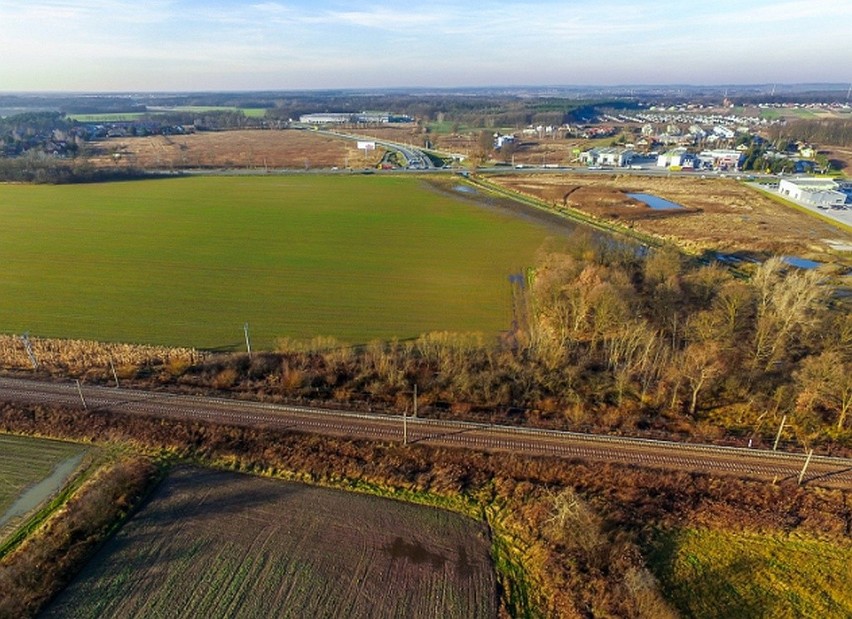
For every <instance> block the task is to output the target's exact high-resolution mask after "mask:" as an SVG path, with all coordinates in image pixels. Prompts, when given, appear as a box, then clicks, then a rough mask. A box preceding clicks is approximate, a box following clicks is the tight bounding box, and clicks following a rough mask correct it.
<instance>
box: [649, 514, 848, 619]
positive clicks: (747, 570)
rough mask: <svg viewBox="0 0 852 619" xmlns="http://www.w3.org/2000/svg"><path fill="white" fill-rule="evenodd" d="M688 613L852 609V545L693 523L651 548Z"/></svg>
mask: <svg viewBox="0 0 852 619" xmlns="http://www.w3.org/2000/svg"><path fill="white" fill-rule="evenodd" d="M650 562H651V567H652V569H653V570H654V571H656V572H657V575H658V577H659V578H660V581H661V583H662V585H663V590H664V593H665V594H666V597H667V598H668V599H669V600H670V601H671V602H672V603H673V604H674V605H675V606H676V607H677V608H678V610H679V611H680V612H681V613H682V614H683V616H685V617H696V618H703V617H706V618H707V619H710V618H713V619H723V618H731V619H734V618H736V619H749V618H751V617H754V618H758V617H772V618H780V617H790V618H793V617H814V618H820V619H828V618H831V617H837V618H841V617H850V616H852V586H850V585H852V545H850V544H849V543H846V544H839V543H837V544H833V543H830V542H827V541H822V540H817V539H813V538H807V537H799V536H784V535H781V534H776V535H758V534H748V533H733V532H720V531H710V530H706V529H689V530H683V531H680V532H678V533H675V534H670V535H667V536H666V537H664V538H663V539H661V540H660V542H659V544H658V545H657V547H656V549H655V551H654V552H653V553H652V554H651V561H650Z"/></svg>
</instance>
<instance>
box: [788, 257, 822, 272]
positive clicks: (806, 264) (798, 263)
mask: <svg viewBox="0 0 852 619" xmlns="http://www.w3.org/2000/svg"><path fill="white" fill-rule="evenodd" d="M781 260H783V261H784V262H786V263H787V264H789V265H790V266H793V267H796V268H799V269H815V268H817V267H818V266H820V265H822V263H821V262H817V261H816V260H808V259H807V258H799V257H798V256H781Z"/></svg>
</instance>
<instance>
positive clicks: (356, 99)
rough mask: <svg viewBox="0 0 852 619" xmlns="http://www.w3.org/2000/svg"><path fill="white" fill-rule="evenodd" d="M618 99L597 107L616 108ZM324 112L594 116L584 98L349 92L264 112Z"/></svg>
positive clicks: (497, 118) (496, 123) (459, 120)
mask: <svg viewBox="0 0 852 619" xmlns="http://www.w3.org/2000/svg"><path fill="white" fill-rule="evenodd" d="M620 104H621V103H620V102H617V101H610V102H601V104H600V105H605V106H608V107H617V106H619V105H620ZM318 110H327V111H335V112H353V113H354V112H362V111H364V110H386V111H392V112H396V113H400V114H407V115H409V116H412V117H414V118H417V119H418V120H420V121H422V122H424V123H431V122H446V123H451V124H453V125H458V126H464V127H525V126H527V125H530V124H542V125H557V126H558V125H561V124H563V123H566V122H575V121H580V120H582V119H588V118H591V117H593V116H594V115H595V114H596V112H595V107H594V106H593V104H591V103H589V102H588V101H585V102H584V101H578V100H574V99H559V98H547V99H539V98H526V97H519V96H509V95H483V94H479V95H477V96H460V95H419V96H418V95H402V94H400V95H394V94H388V95H381V96H379V95H375V96H360V95H353V94H352V93H339V94H331V93H325V94H322V95H314V96H311V95H300V96H294V97H287V98H279V99H277V100H276V101H275V107H274V108H272V109H269V110H267V113H266V116H267V118H270V119H283V120H287V119H289V118H292V119H298V118H299V116H301V115H302V114H307V113H310V112H316V111H318Z"/></svg>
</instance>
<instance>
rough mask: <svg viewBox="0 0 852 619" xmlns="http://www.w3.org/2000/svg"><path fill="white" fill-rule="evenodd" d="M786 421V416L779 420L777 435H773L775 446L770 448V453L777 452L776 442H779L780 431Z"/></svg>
mask: <svg viewBox="0 0 852 619" xmlns="http://www.w3.org/2000/svg"><path fill="white" fill-rule="evenodd" d="M786 421H787V415H784V416H783V417H782V418H781V425H780V426H778V434H776V435H775V444H774V445H773V446H772V451H777V449H778V441H780V440H781V431H782V430H783V429H784V423H785V422H786Z"/></svg>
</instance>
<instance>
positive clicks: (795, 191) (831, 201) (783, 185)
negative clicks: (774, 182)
mask: <svg viewBox="0 0 852 619" xmlns="http://www.w3.org/2000/svg"><path fill="white" fill-rule="evenodd" d="M839 189H840V185H838V184H837V183H836V182H835V181H833V180H832V179H830V178H791V179H787V178H783V179H781V182H780V183H779V184H778V193H780V194H781V195H782V196H787V197H788V198H791V199H793V200H796V201H797V202H802V203H804V204H810V205H812V206H823V207H833V206H842V205H844V204H845V203H846V197H847V196H846V194H845V193H843V192H842V191H839Z"/></svg>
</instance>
